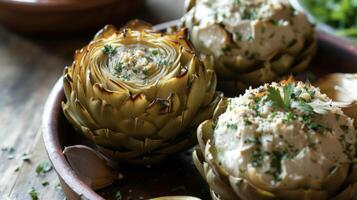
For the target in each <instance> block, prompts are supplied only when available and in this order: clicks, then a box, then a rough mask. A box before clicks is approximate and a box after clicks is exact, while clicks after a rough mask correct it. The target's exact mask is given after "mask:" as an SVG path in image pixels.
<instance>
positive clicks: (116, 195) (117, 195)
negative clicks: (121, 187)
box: [115, 191, 122, 200]
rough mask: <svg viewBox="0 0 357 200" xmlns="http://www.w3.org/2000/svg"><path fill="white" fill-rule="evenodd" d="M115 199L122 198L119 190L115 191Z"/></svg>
mask: <svg viewBox="0 0 357 200" xmlns="http://www.w3.org/2000/svg"><path fill="white" fill-rule="evenodd" d="M115 200H122V196H121V192H120V191H117V192H116V193H115Z"/></svg>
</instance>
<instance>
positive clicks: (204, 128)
mask: <svg viewBox="0 0 357 200" xmlns="http://www.w3.org/2000/svg"><path fill="white" fill-rule="evenodd" d="M198 140H199V148H197V149H196V150H195V151H194V153H193V159H194V163H195V165H196V167H197V168H198V170H199V171H200V173H201V175H202V176H203V177H204V179H205V180H206V181H207V183H208V184H209V187H210V190H211V195H212V198H213V199H215V200H218V199H219V200H233V199H242V200H243V199H244V200H251V199H259V200H261V199H284V200H289V199H296V200H298V199H299V200H301V199H306V200H307V199H310V200H315V199H319V200H326V199H334V200H347V199H351V198H352V196H353V195H354V194H355V191H356V189H357V184H356V181H357V168H356V164H355V161H356V160H355V159H356V144H357V143H356V130H355V128H354V126H353V120H352V119H351V118H349V117H347V116H346V115H345V114H344V113H343V112H342V110H341V109H340V108H339V107H336V106H334V105H333V103H332V101H331V99H329V98H328V97H327V96H326V95H325V94H322V93H321V92H320V90H319V89H318V88H315V87H313V86H311V85H309V84H304V83H302V82H298V83H287V82H283V83H272V84H265V85H264V86H261V87H259V88H257V89H250V90H247V91H246V93H245V94H244V95H242V96H240V97H237V98H229V99H227V100H225V101H222V102H221V103H220V105H219V107H218V108H217V109H216V112H215V114H214V116H213V118H212V119H210V120H207V121H205V122H203V123H202V124H201V125H200V126H199V128H198Z"/></svg>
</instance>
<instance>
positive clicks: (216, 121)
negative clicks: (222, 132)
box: [212, 119, 218, 130]
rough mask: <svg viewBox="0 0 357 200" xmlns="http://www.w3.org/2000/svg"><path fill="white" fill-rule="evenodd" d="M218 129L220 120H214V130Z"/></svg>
mask: <svg viewBox="0 0 357 200" xmlns="http://www.w3.org/2000/svg"><path fill="white" fill-rule="evenodd" d="M216 128H218V120H217V119H216V120H214V121H213V123H212V129H213V130H215V129H216Z"/></svg>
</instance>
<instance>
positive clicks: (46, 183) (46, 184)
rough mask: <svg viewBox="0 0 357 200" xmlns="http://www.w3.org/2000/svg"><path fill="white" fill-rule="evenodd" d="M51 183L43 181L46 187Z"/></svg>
mask: <svg viewBox="0 0 357 200" xmlns="http://www.w3.org/2000/svg"><path fill="white" fill-rule="evenodd" d="M49 184H50V183H49V182H48V181H42V183H41V185H42V186H44V187H46V186H48V185H49Z"/></svg>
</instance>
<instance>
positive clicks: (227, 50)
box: [222, 46, 231, 53]
mask: <svg viewBox="0 0 357 200" xmlns="http://www.w3.org/2000/svg"><path fill="white" fill-rule="evenodd" d="M230 51H231V47H229V46H226V47H223V48H222V52H223V53H227V52H230Z"/></svg>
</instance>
